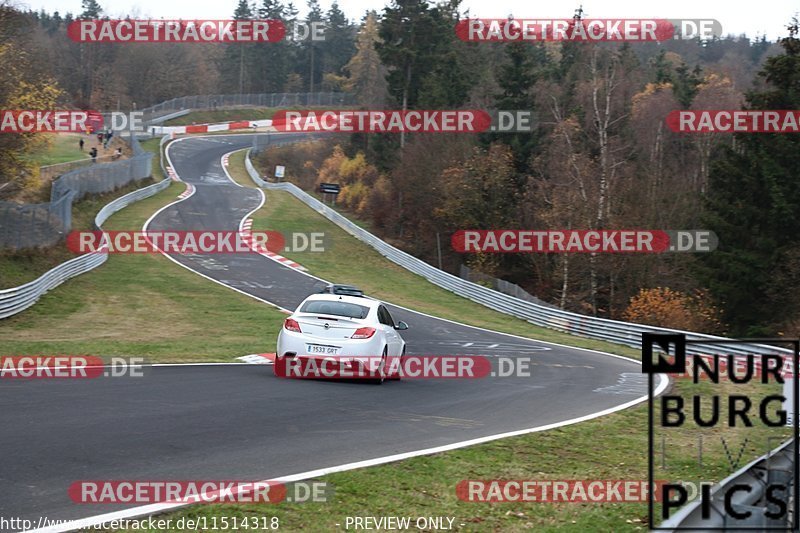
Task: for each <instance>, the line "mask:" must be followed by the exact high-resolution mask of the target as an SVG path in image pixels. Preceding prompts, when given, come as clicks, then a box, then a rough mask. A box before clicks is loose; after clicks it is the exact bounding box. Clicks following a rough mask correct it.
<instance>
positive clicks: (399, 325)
mask: <svg viewBox="0 0 800 533" xmlns="http://www.w3.org/2000/svg"><path fill="white" fill-rule="evenodd" d="M394 329H398V330H404V329H408V324H406V323H405V322H403V321H402V320H401V321H400V322H398V323H397V325H396V326H395V327H394Z"/></svg>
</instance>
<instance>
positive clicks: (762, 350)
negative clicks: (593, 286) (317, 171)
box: [245, 151, 796, 527]
mask: <svg viewBox="0 0 800 533" xmlns="http://www.w3.org/2000/svg"><path fill="white" fill-rule="evenodd" d="M245 166H246V168H247V172H248V174H249V175H250V177H251V179H252V180H253V182H254V183H256V185H258V186H259V187H264V188H267V189H277V190H283V191H286V192H288V193H289V194H291V195H292V196H294V197H296V198H297V199H299V200H300V201H302V202H303V203H305V204H306V205H308V206H309V207H311V208H312V209H313V210H315V211H316V212H318V213H320V214H321V215H322V216H324V217H325V218H327V219H328V220H330V221H331V222H333V223H334V224H336V225H337V226H339V227H340V228H342V229H343V230H345V231H346V232H347V233H349V234H350V235H352V236H353V237H355V238H357V239H359V240H361V241H363V242H365V243H366V244H368V245H370V246H371V247H372V248H374V249H375V250H377V251H378V252H379V253H380V254H381V255H383V256H384V257H386V258H387V259H388V260H389V261H392V262H393V263H396V264H398V265H400V266H401V267H403V268H405V269H406V270H409V271H411V272H413V273H415V274H417V275H419V276H422V277H423V278H425V279H427V280H428V281H430V282H431V283H433V284H434V285H437V286H439V287H442V288H444V289H447V290H449V291H451V292H453V293H455V294H458V295H459V296H462V297H464V298H467V299H469V300H472V301H474V302H476V303H479V304H481V305H483V306H485V307H488V308H490V309H494V310H495V311H499V312H501V313H505V314H507V315H511V316H514V317H517V318H521V319H523V320H526V321H527V322H530V323H531V324H535V325H537V326H543V327H546V328H550V329H554V330H556V331H561V332H564V333H569V334H571V335H576V336H579V337H586V338H591V339H598V340H603V341H607V342H612V343H615V344H621V345H624V346H628V347H631V348H637V349H638V348H641V342H642V333H645V332H649V333H684V334H685V335H687V336H688V337H689V338H691V339H692V340H700V341H702V340H707V341H709V342H713V341H715V340H717V341H719V340H729V339H725V338H724V337H716V336H713V335H704V334H701V333H692V332H689V331H680V330H673V329H667V328H659V327H655V326H646V325H643V324H631V323H628V322H620V321H617V320H609V319H605V318H597V317H591V316H584V315H579V314H577V313H573V312H570V311H563V310H561V309H558V308H556V307H550V306H546V305H541V304H538V303H535V302H528V301H525V300H522V299H519V298H515V297H513V296H509V295H506V294H502V293H500V292H497V291H495V290H493V289H490V288H488V287H484V286H482V285H478V284H475V283H472V282H470V281H467V280H464V279H461V278H459V277H457V276H454V275H452V274H449V273H447V272H444V271H442V270H439V269H438V268H435V267H433V266H431V265H429V264H428V263H425V262H424V261H421V260H420V259H417V258H416V257H413V256H411V255H409V254H407V253H406V252H403V251H402V250H398V249H397V248H395V247H394V246H391V245H390V244H387V243H385V242H384V241H382V240H381V239H379V238H377V237H376V236H374V235H372V234H371V233H369V232H368V231H366V230H365V229H363V228H361V227H359V226H357V225H355V224H353V223H352V222H351V221H349V220H348V219H347V218H345V217H344V216H342V215H341V214H339V213H338V212H336V211H334V210H333V209H331V208H330V207H328V206H326V205H325V204H323V203H322V202H320V201H319V200H317V199H316V198H314V197H313V196H311V195H310V194H308V193H306V192H305V191H303V190H301V189H300V188H299V187H297V186H296V185H294V184H292V183H286V182H283V183H267V182H266V181H264V180H262V179H261V178H260V177H259V175H258V172H257V171H256V169H255V167H253V164H252V162H251V161H250V152H249V151H248V152H247V157H246V158H245ZM718 352H719V346H718V345H714V344H711V343H709V344H704V343H697V344H695V343H692V344H688V345H687V346H686V353H687V354H708V353H718ZM725 352H726V353H730V354H731V355H733V356H743V355H762V354H769V355H775V354H782V355H790V354H791V353H792V352H791V351H789V350H786V349H783V348H777V347H774V346H766V345H762V344H737V345H726V347H725ZM792 416H796V415H795V414H794V413H792ZM790 460H791V459H790ZM757 463H758V462H755V463H753V465H751V467H750V468H749V469H748V470H747V475H748V476H749V478H748V479H750V480H751V481H750V484H749V486H750V487H751V492H750V494H749V496H748V498H750V499H751V500H752V501H753V502H763V497H764V491H765V486H766V485H765V484H764V483H763V482H761V481H760V477H759V476H758V475H756V473H754V469H755V468H756V466H755V465H756V464H757ZM738 474H742V472H741V471H740V472H739V473H738ZM744 477H745V476H743V479H744ZM691 516H694V515H691ZM676 520H677V519H676ZM678 524H680V525H681V526H682V525H683V524H682V523H680V522H678ZM673 526H674V527H676V525H673Z"/></svg>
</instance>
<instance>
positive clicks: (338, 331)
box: [275, 290, 408, 383]
mask: <svg viewBox="0 0 800 533" xmlns="http://www.w3.org/2000/svg"><path fill="white" fill-rule="evenodd" d="M331 292H332V293H323V294H313V295H311V296H309V297H308V298H306V299H305V300H304V301H303V303H301V304H300V305H299V306H298V308H297V310H296V311H295V312H294V313H292V315H291V316H289V317H288V318H287V319H286V320H284V322H283V327H282V328H281V331H280V333H279V334H278V350H277V352H276V361H275V365H276V369H277V368H278V367H279V365H281V364H283V365H286V363H287V360H288V359H291V358H296V359H302V358H309V359H314V360H315V361H319V362H321V361H323V360H326V359H327V360H328V361H330V360H336V361H339V362H340V363H341V364H362V365H363V363H364V362H365V360H368V361H369V363H370V364H371V365H372V366H370V367H369V372H370V378H371V380H372V381H374V382H376V383H382V382H383V381H384V379H387V378H388V379H400V372H399V371H396V372H393V371H392V370H391V369H394V370H397V369H399V368H400V367H399V364H400V358H401V357H402V356H403V355H404V354H405V349H406V343H405V341H404V340H403V338H402V337H401V336H400V334H399V333H398V331H400V330H406V329H408V325H407V324H406V323H405V322H398V323H397V324H395V322H394V320H393V319H392V316H391V315H390V314H389V311H388V309H386V306H385V305H383V304H382V303H381V302H379V301H377V300H372V299H370V298H364V297H362V296H349V295H346V294H342V293H338V294H337V293H336V292H337V291H335V290H331ZM378 358H380V359H378ZM306 363H308V361H306ZM276 372H277V370H276ZM390 373H391V374H392V375H388V374H390ZM361 375H363V374H359V376H361Z"/></svg>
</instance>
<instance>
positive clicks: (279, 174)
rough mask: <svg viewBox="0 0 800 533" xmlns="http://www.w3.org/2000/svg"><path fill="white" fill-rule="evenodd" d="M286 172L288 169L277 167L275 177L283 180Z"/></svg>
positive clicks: (281, 166)
mask: <svg viewBox="0 0 800 533" xmlns="http://www.w3.org/2000/svg"><path fill="white" fill-rule="evenodd" d="M285 172H286V167H285V166H283V165H275V177H276V178H282V177H283V175H284V173H285Z"/></svg>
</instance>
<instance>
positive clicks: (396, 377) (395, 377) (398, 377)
mask: <svg viewBox="0 0 800 533" xmlns="http://www.w3.org/2000/svg"><path fill="white" fill-rule="evenodd" d="M405 356H406V347H405V346H403V353H401V354H400V364H399V365H398V366H397V372H395V374H394V375H393V376H392V377H390V378H389V379H390V380H392V381H400V380H401V379H403V373H402V371H401V369H402V368H403V359H404V358H405Z"/></svg>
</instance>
